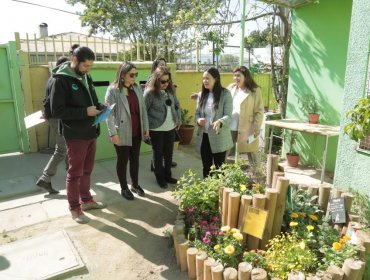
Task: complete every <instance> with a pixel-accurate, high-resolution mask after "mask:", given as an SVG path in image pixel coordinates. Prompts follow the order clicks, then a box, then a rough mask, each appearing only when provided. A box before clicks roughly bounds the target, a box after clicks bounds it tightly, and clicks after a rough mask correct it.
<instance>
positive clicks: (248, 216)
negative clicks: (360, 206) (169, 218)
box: [173, 164, 370, 280]
mask: <svg viewBox="0 0 370 280" xmlns="http://www.w3.org/2000/svg"><path fill="white" fill-rule="evenodd" d="M270 173H271V172H270ZM274 175H275V176H272V178H270V187H266V186H264V184H261V182H255V181H253V178H250V177H247V176H245V173H244V172H243V171H242V170H241V169H240V165H237V164H229V165H224V166H223V167H222V168H221V170H217V171H216V170H214V172H213V175H212V176H210V177H208V178H206V179H204V180H201V179H199V178H197V176H196V174H194V173H192V172H191V171H189V172H187V173H186V174H185V175H184V176H183V177H182V178H181V180H180V182H179V184H178V186H177V188H176V190H175V192H174V195H175V197H177V198H178V199H179V205H180V208H181V209H182V210H181V211H180V213H179V215H178V217H177V220H176V222H175V226H174V228H173V238H174V244H175V249H176V259H177V262H178V264H179V265H180V267H181V270H183V271H188V275H189V278H191V279H195V278H196V279H204V280H208V279H209V280H216V279H226V280H228V279H253V280H256V279H275V280H277V279H311V280H313V279H351V280H361V279H368V278H362V277H363V275H364V274H365V275H366V276H364V277H368V275H369V274H368V271H367V270H366V271H365V268H366V266H365V265H366V262H367V260H368V254H369V252H370V237H369V234H368V233H367V232H366V231H365V230H364V228H363V227H364V226H362V225H361V224H359V223H358V221H359V218H360V217H359V215H355V214H352V213H351V212H350V210H351V206H352V202H353V198H354V196H353V195H352V194H351V193H349V192H344V191H341V190H338V189H337V190H335V191H333V190H332V187H331V186H329V185H321V186H310V187H304V186H302V187H298V186H290V185H289V180H288V179H286V178H285V177H283V174H282V173H274ZM330 197H334V198H335V197H343V199H344V207H345V210H346V211H345V212H346V216H347V217H346V218H347V220H346V223H343V224H333V222H332V218H331V215H330V213H331V212H330V211H327V210H328V202H329V199H330ZM365 227H367V225H365Z"/></svg>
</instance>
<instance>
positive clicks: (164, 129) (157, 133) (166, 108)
mask: <svg viewBox="0 0 370 280" xmlns="http://www.w3.org/2000/svg"><path fill="white" fill-rule="evenodd" d="M144 100H145V105H146V109H147V112H148V119H149V134H150V138H151V142H152V148H153V151H154V169H155V170H154V173H155V177H156V179H157V183H158V185H159V186H160V187H161V188H166V187H167V183H171V184H176V183H177V180H176V179H174V178H172V174H171V162H172V154H173V144H174V141H175V133H176V132H175V130H178V129H179V127H180V125H181V109H180V104H179V101H178V99H177V97H176V95H175V94H174V90H173V85H172V80H171V73H170V72H169V70H168V69H167V68H165V67H159V68H157V69H156V70H155V71H154V72H153V74H152V78H151V79H150V82H149V85H148V87H147V88H146V90H145V92H144ZM163 162H164V167H163Z"/></svg>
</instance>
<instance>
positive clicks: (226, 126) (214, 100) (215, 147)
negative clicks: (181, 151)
mask: <svg viewBox="0 0 370 280" xmlns="http://www.w3.org/2000/svg"><path fill="white" fill-rule="evenodd" d="M232 107H233V101H232V98H231V94H230V91H229V90H227V89H225V88H223V87H222V85H221V77H220V72H219V71H218V70H217V68H215V67H211V68H209V69H208V70H207V71H205V72H204V73H203V85H202V92H201V94H200V97H199V98H198V104H197V110H196V112H195V119H196V122H197V124H198V132H197V149H198V151H199V152H200V155H201V158H202V163H203V177H204V178H205V177H207V176H208V175H209V172H210V169H211V166H212V165H215V166H216V168H219V167H220V166H221V165H222V164H223V163H224V162H225V156H226V151H227V150H229V149H230V148H231V147H232V146H233V141H232V138H231V133H230V121H231V112H232Z"/></svg>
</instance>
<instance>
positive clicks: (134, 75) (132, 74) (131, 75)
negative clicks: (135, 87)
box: [128, 72, 139, 78]
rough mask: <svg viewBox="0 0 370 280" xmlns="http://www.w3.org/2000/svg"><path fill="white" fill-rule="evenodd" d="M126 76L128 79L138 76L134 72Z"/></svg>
mask: <svg viewBox="0 0 370 280" xmlns="http://www.w3.org/2000/svg"><path fill="white" fill-rule="evenodd" d="M128 75H129V76H130V78H134V77H137V75H139V74H138V73H137V72H136V73H129V74H128Z"/></svg>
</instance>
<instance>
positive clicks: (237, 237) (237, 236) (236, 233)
mask: <svg viewBox="0 0 370 280" xmlns="http://www.w3.org/2000/svg"><path fill="white" fill-rule="evenodd" d="M233 237H234V238H235V239H236V240H243V234H241V233H240V232H235V233H234V234H233Z"/></svg>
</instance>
